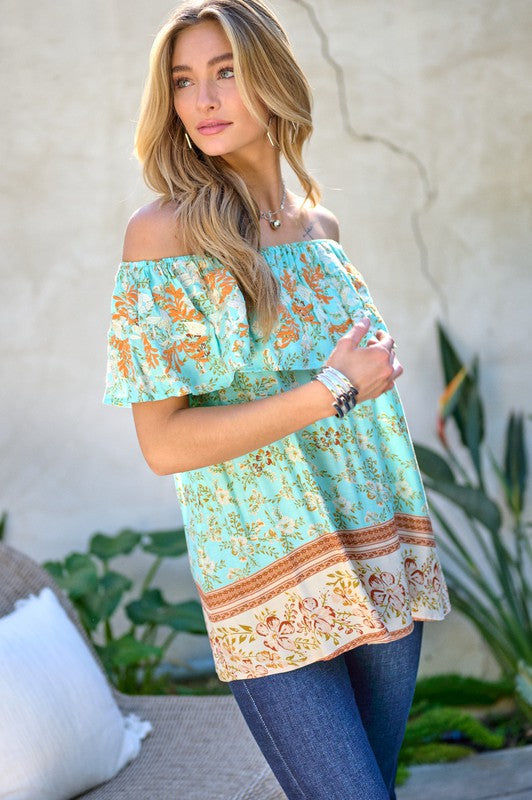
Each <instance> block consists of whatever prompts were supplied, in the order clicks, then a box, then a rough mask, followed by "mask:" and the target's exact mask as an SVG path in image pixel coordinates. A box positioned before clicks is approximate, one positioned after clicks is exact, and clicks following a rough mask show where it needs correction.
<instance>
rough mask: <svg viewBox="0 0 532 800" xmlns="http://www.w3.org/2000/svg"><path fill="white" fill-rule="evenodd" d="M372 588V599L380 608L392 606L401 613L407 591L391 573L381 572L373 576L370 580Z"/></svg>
mask: <svg viewBox="0 0 532 800" xmlns="http://www.w3.org/2000/svg"><path fill="white" fill-rule="evenodd" d="M369 585H370V586H371V587H372V589H371V591H370V597H371V599H372V600H373V602H374V603H376V604H377V605H379V606H386V607H388V606H391V607H392V608H395V609H396V610H397V611H401V610H402V609H403V606H404V602H405V590H404V589H403V587H402V586H401V585H400V584H398V583H396V580H395V577H394V576H393V575H392V573H391V572H381V573H380V574H379V573H376V574H374V575H372V576H371V577H370V579H369Z"/></svg>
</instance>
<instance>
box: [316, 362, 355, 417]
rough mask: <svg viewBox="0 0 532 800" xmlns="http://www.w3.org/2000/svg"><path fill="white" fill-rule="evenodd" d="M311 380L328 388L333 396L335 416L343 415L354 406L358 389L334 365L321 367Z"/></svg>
mask: <svg viewBox="0 0 532 800" xmlns="http://www.w3.org/2000/svg"><path fill="white" fill-rule="evenodd" d="M312 380H313V381H319V382H320V383H323V385H324V386H326V387H327V389H329V391H330V392H331V394H332V395H333V397H334V403H333V404H332V405H333V408H334V409H336V416H337V417H343V416H345V414H347V412H348V411H351V410H352V409H353V408H354V407H355V406H356V402H357V395H358V389H355V387H354V386H353V384H352V383H351V382H350V380H349V378H346V376H345V375H344V374H343V373H341V372H340V371H339V370H337V369H335V367H322V368H321V370H320V371H319V372H318V374H317V375H314V377H313V378H312Z"/></svg>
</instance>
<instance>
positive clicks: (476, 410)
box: [465, 384, 484, 484]
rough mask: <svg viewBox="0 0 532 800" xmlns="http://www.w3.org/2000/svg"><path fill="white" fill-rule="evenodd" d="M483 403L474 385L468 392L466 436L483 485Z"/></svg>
mask: <svg viewBox="0 0 532 800" xmlns="http://www.w3.org/2000/svg"><path fill="white" fill-rule="evenodd" d="M483 416H484V414H483V410H482V403H481V400H480V397H479V394H478V391H477V387H476V384H472V385H471V387H470V389H469V391H468V392H467V407H466V413H465V436H466V443H467V448H468V450H469V453H470V455H471V460H472V462H473V464H474V465H475V469H476V472H477V475H478V479H479V483H481V484H482V482H483V481H482V464H481V457H480V445H481V443H482V439H483V436H484V430H483V424H482V420H483Z"/></svg>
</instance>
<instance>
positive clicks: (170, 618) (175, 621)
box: [126, 589, 206, 633]
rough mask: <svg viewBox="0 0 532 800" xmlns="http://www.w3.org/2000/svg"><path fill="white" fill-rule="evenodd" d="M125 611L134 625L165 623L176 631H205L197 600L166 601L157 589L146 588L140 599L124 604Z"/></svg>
mask: <svg viewBox="0 0 532 800" xmlns="http://www.w3.org/2000/svg"><path fill="white" fill-rule="evenodd" d="M126 613H127V615H128V617H129V619H130V620H131V621H132V622H133V623H134V624H135V625H147V624H153V625H166V626H168V627H169V628H173V629H174V630H176V631H187V632H188V633H206V629H205V620H204V618H203V613H202V611H201V606H200V604H199V603H198V602H197V601H195V600H189V601H187V602H184V603H175V604H171V603H167V602H166V601H165V599H164V598H163V596H162V594H161V592H160V590H159V589H148V590H147V591H146V592H144V594H143V595H142V597H141V598H140V600H134V601H133V602H132V603H129V605H127V606H126Z"/></svg>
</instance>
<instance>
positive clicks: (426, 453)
mask: <svg viewBox="0 0 532 800" xmlns="http://www.w3.org/2000/svg"><path fill="white" fill-rule="evenodd" d="M414 449H415V452H416V458H417V461H418V464H419V468H420V469H421V471H422V472H423V474H424V475H426V476H427V477H429V478H432V480H434V481H436V482H438V481H447V482H448V483H453V481H454V475H453V472H452V470H451V468H450V466H449V465H448V464H447V462H446V461H445V460H444V459H443V458H442V456H440V455H439V454H438V453H436V452H435V451H434V450H431V449H430V448H429V447H425V446H424V445H422V444H415V445H414Z"/></svg>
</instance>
